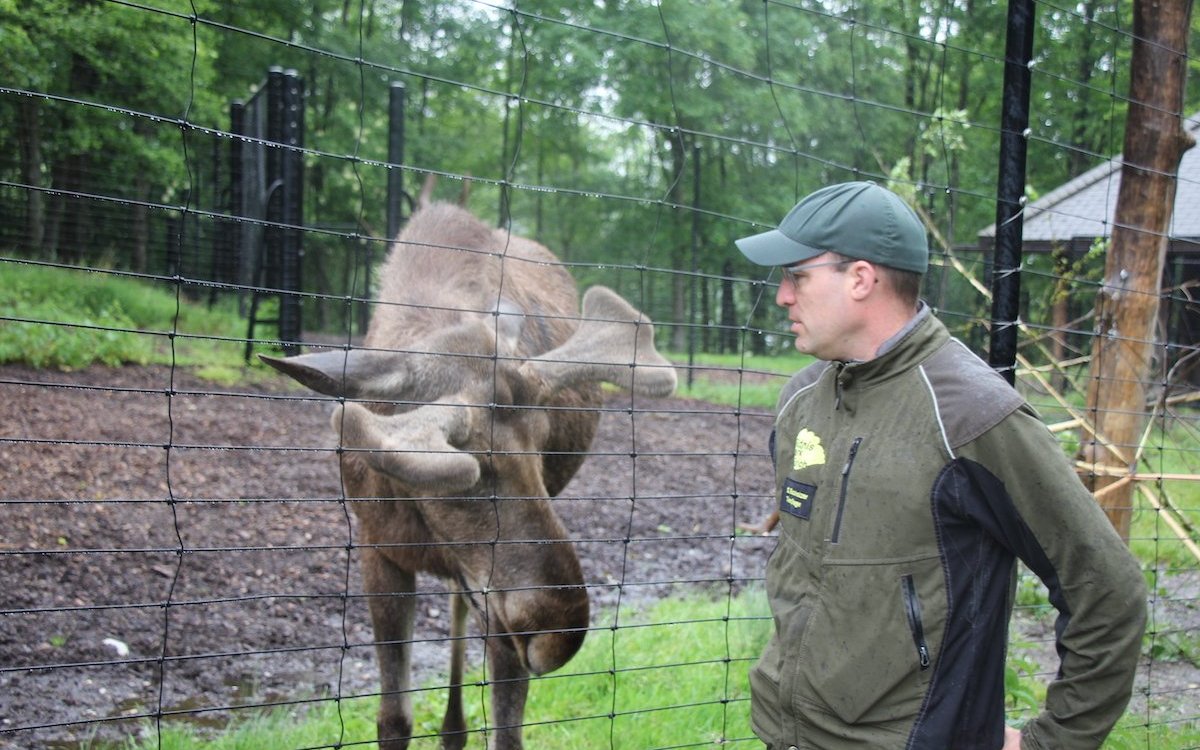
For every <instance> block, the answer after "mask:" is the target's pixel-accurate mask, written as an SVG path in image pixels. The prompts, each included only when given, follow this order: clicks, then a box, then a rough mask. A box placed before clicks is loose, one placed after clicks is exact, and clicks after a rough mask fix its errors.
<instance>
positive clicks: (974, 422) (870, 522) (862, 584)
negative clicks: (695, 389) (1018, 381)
mask: <svg viewBox="0 0 1200 750" xmlns="http://www.w3.org/2000/svg"><path fill="white" fill-rule="evenodd" d="M737 245H738V248H739V249H740V250H741V251H742V253H743V254H745V256H746V257H747V258H749V259H750V260H751V261H753V262H754V263H757V264H760V265H765V266H781V267H782V268H783V279H782V280H781V281H780V284H779V291H778V293H777V295H776V298H775V301H776V303H777V304H778V305H779V306H780V307H782V308H784V309H785V310H787V314H788V319H789V320H790V321H791V331H792V333H793V334H795V336H796V348H797V349H799V350H800V351H801V352H805V353H808V354H812V355H814V356H816V357H817V358H819V359H820V360H822V361H821V362H818V363H816V364H814V365H812V366H811V367H808V368H806V369H804V370H802V371H800V372H799V373H797V374H796V375H795V376H793V377H792V379H791V380H790V381H789V383H788V384H787V386H785V388H784V389H783V393H782V394H781V396H780V399H779V406H778V409H777V416H776V421H775V430H774V432H773V434H772V440H771V444H772V455H773V458H774V460H775V462H776V491H777V493H778V503H779V506H778V507H779V517H780V521H779V540H778V543H777V546H776V548H775V550H774V552H773V553H772V555H771V558H770V561H769V562H768V564H767V582H766V586H767V596H768V598H769V600H770V604H771V610H772V613H773V615H774V620H775V632H774V634H773V636H772V638H771V641H770V643H769V644H768V645H767V648H766V650H765V651H764V653H763V655H762V657H761V658H760V660H759V661H758V663H757V664H756V665H755V667H754V668H753V669H752V671H751V674H750V682H751V688H752V694H753V696H752V708H751V719H752V724H753V726H754V731H755V733H757V734H758V736H759V737H760V738H761V739H762V740H763V741H764V742H765V743H766V744H767V745H768V746H769V747H770V748H771V750H785V749H786V748H791V749H792V750H795V749H797V748H820V750H836V749H838V748H914V749H915V748H924V749H928V750H947V749H949V748H963V749H970V750H1000V749H1001V748H1003V749H1004V750H1009V749H1010V748H1011V749H1012V750H1016V749H1017V748H1025V750H1029V749H1030V748H1042V749H1045V750H1050V749H1051V748H1053V749H1054V750H1060V749H1065V750H1073V749H1074V748H1097V747H1099V746H1100V744H1101V743H1102V741H1103V740H1104V738H1105V736H1106V735H1107V734H1108V732H1109V731H1110V730H1111V729H1112V726H1113V724H1114V723H1115V722H1116V721H1117V719H1118V718H1119V717H1120V716H1121V714H1122V712H1123V711H1124V710H1125V706H1126V704H1127V703H1128V700H1129V696H1130V690H1131V685H1132V681H1133V676H1134V671H1135V668H1136V664H1137V660H1138V656H1139V651H1140V646H1141V637H1142V632H1143V629H1144V627H1145V597H1146V589H1145V583H1144V582H1143V580H1142V576H1141V572H1140V569H1139V566H1138V565H1137V563H1136V562H1135V560H1134V559H1133V558H1132V556H1131V555H1130V554H1129V552H1128V550H1127V549H1126V547H1125V545H1124V544H1123V543H1122V541H1121V539H1120V537H1119V536H1118V535H1117V534H1116V532H1115V531H1114V530H1113V528H1112V526H1111V525H1110V524H1109V522H1108V520H1107V518H1106V517H1105V516H1104V514H1103V513H1102V512H1101V511H1100V509H1099V507H1098V506H1097V504H1096V503H1095V501H1094V499H1093V498H1092V496H1091V495H1090V494H1089V493H1088V492H1087V491H1086V490H1085V489H1084V487H1083V485H1082V483H1081V482H1080V481H1079V480H1078V478H1077V477H1076V476H1075V473H1074V471H1073V470H1072V468H1071V465H1070V463H1069V462H1068V460H1067V459H1066V457H1065V456H1064V454H1063V452H1062V450H1061V449H1060V448H1059V446H1058V444H1057V443H1056V442H1055V440H1054V439H1053V437H1052V436H1051V435H1050V433H1049V431H1048V430H1046V429H1045V427H1044V426H1043V425H1042V424H1041V422H1040V421H1039V420H1038V418H1037V416H1036V415H1035V413H1034V412H1033V410H1032V409H1031V408H1030V407H1029V406H1028V405H1027V404H1026V403H1025V402H1024V400H1023V399H1022V398H1021V397H1020V396H1019V395H1018V394H1017V392H1016V391H1015V390H1013V389H1012V388H1011V387H1010V386H1009V385H1008V383H1006V382H1005V381H1004V380H1003V378H1001V377H1000V376H999V375H997V374H996V373H995V372H994V371H992V370H991V369H990V368H989V367H988V366H987V365H986V364H985V363H984V362H982V361H981V360H980V359H979V358H978V357H976V356H975V355H973V354H972V353H971V352H970V351H968V350H967V348H966V347H965V346H964V345H963V344H962V343H961V342H959V341H957V340H956V339H954V338H952V337H951V336H950V335H949V333H948V332H947V331H946V328H945V327H944V326H943V325H942V323H941V322H940V321H938V320H937V318H935V317H934V316H933V315H932V314H931V313H930V310H929V308H928V307H927V306H926V305H925V304H924V303H922V302H921V301H920V300H919V292H920V285H921V278H922V275H923V274H924V272H925V270H926V268H927V266H928V262H929V250H928V245H927V241H926V236H925V230H924V227H923V226H922V224H921V222H920V220H919V219H918V218H917V216H916V214H915V213H914V212H913V211H912V209H911V208H909V207H908V206H907V205H906V204H905V203H904V201H903V200H901V199H900V198H899V196H897V195H895V194H894V193H892V192H890V191H888V190H886V189H884V188H882V187H880V186H878V185H875V184H873V183H869V182H850V183H844V184H838V185H832V186H829V187H826V188H823V189H821V190H818V191H817V192H815V193H813V194H812V195H810V196H808V197H806V198H804V199H803V200H801V201H800V202H799V203H798V204H797V205H796V207H795V208H793V209H792V211H791V212H790V213H789V214H788V215H787V217H786V218H785V219H784V220H783V222H782V223H781V224H780V225H779V228H778V229H775V230H771V231H768V232H765V233H762V234H758V235H755V236H752V237H747V238H745V239H742V240H738V241H737ZM1017 559H1020V560H1021V561H1023V562H1024V563H1025V564H1026V565H1027V566H1028V567H1029V568H1030V569H1031V570H1032V571H1033V572H1034V573H1036V574H1037V575H1038V576H1039V577H1040V578H1041V579H1042V581H1043V582H1045V584H1046V586H1047V588H1048V590H1049V594H1050V601H1051V603H1052V604H1053V605H1054V606H1055V607H1056V608H1057V609H1058V611H1059V617H1058V621H1057V624H1056V628H1055V636H1056V638H1055V639H1056V645H1057V647H1058V653H1059V656H1060V658H1061V667H1060V670H1059V673H1058V676H1057V678H1056V679H1055V680H1054V681H1053V682H1052V683H1051V684H1050V686H1049V689H1048V691H1047V695H1046V708H1045V710H1044V711H1043V712H1042V713H1041V715H1039V716H1038V717H1037V718H1035V719H1034V720H1032V721H1030V722H1029V723H1028V724H1026V725H1025V727H1024V728H1023V729H1022V730H1020V731H1017V730H1016V729H1012V728H1010V727H1007V726H1006V725H1005V716H1004V662H1005V647H1006V644H1007V634H1008V621H1009V617H1010V615H1011V613H1012V596H1013V591H1014V583H1015V564H1016V560H1017Z"/></svg>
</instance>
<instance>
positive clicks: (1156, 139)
mask: <svg viewBox="0 0 1200 750" xmlns="http://www.w3.org/2000/svg"><path fill="white" fill-rule="evenodd" d="M1191 11H1192V2H1191V0H1137V2H1135V3H1134V10H1133V57H1132V62H1131V67H1132V71H1131V74H1130V97H1129V98H1130V103H1129V113H1128V115H1127V118H1126V124H1125V151H1124V164H1123V165H1122V167H1121V188H1120V192H1119V193H1118V194H1117V208H1116V217H1115V220H1114V222H1113V224H1114V226H1113V234H1112V247H1111V248H1110V250H1109V252H1108V258H1107V260H1106V262H1105V270H1104V284H1103V287H1102V288H1101V289H1100V293H1099V294H1098V295H1097V298H1096V334H1097V335H1096V337H1095V339H1094V341H1093V343H1092V369H1091V374H1090V379H1089V382H1088V396H1087V408H1088V413H1089V415H1090V416H1091V419H1092V422H1093V424H1094V425H1095V429H1096V432H1095V434H1094V435H1092V436H1090V437H1091V438H1092V439H1091V440H1085V441H1083V448H1082V449H1081V458H1082V459H1083V460H1085V461H1088V462H1093V461H1094V462H1095V465H1099V466H1102V467H1115V468H1117V469H1129V470H1132V469H1133V468H1134V461H1135V460H1136V459H1135V456H1134V453H1135V450H1136V445H1137V443H1138V440H1139V436H1140V435H1141V432H1142V430H1143V429H1144V427H1145V423H1146V415H1145V404H1146V390H1147V378H1148V375H1149V370H1150V355H1151V352H1152V350H1153V346H1154V326H1155V322H1156V321H1157V318H1158V304H1159V293H1160V285H1161V279H1162V268H1163V261H1164V258H1165V256H1166V249H1167V230H1168V228H1169V227H1170V222H1171V212H1172V209H1173V208H1174V203H1175V183H1176V173H1177V172H1178V170H1179V160H1180V158H1181V156H1182V155H1183V152H1184V151H1186V150H1187V149H1188V148H1190V147H1191V146H1192V145H1193V141H1192V139H1191V137H1190V136H1188V134H1187V133H1186V131H1185V130H1184V129H1183V123H1182V118H1181V114H1180V113H1181V110H1182V108H1183V94H1184V83H1185V76H1186V71H1187V41H1188V29H1189V28H1190V26H1191V23H1190V19H1191ZM1085 471H1086V470H1085ZM1107 473H1109V472H1105V471H1099V472H1092V471H1086V475H1085V476H1083V477H1082V478H1083V480H1084V483H1085V484H1086V485H1087V486H1088V487H1089V488H1090V489H1091V490H1092V491H1093V492H1096V493H1098V495H1099V502H1100V505H1101V507H1103V508H1104V512H1105V513H1106V514H1107V515H1108V518H1109V520H1110V521H1112V524H1113V526H1114V527H1115V528H1116V529H1117V531H1118V532H1119V533H1120V534H1121V536H1122V538H1124V539H1126V540H1128V538H1129V523H1130V518H1131V515H1132V501H1133V489H1134V487H1133V483H1132V482H1128V481H1126V482H1123V483H1122V484H1121V485H1120V486H1117V487H1111V489H1106V488H1109V487H1110V486H1111V485H1114V484H1116V483H1118V482H1119V481H1120V480H1121V478H1120V477H1119V476H1105V474H1107ZM1101 491H1103V493H1102V494H1100V493H1101Z"/></svg>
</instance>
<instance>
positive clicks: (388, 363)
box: [258, 349, 406, 398]
mask: <svg viewBox="0 0 1200 750" xmlns="http://www.w3.org/2000/svg"><path fill="white" fill-rule="evenodd" d="M258 358H259V359H261V360H262V361H263V362H266V363H267V364H268V365H270V366H271V367H274V368H275V369H276V370H279V371H280V372H282V373H283V374H284V375H287V376H288V377H290V378H292V379H293V380H295V381H297V382H299V383H300V384H301V385H303V386H306V387H308V388H311V389H312V390H314V391H316V392H317V393H324V394H325V395H326V396H342V397H345V398H364V397H367V396H372V395H373V396H377V395H379V394H386V393H391V392H393V391H396V390H397V389H398V387H400V386H401V384H402V383H403V381H404V379H405V378H404V375H405V371H406V368H405V365H404V361H403V358H402V357H401V356H400V355H399V354H397V353H390V352H376V351H365V350H362V349H350V350H346V349H330V350H328V351H323V352H313V353H311V354H301V355H299V356H296V357H268V356H267V355H265V354H260V355H258Z"/></svg>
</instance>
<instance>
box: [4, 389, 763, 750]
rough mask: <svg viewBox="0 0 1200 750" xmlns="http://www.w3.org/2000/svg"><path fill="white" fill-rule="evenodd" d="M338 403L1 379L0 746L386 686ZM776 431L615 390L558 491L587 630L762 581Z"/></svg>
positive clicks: (422, 646) (440, 624)
mask: <svg viewBox="0 0 1200 750" xmlns="http://www.w3.org/2000/svg"><path fill="white" fill-rule="evenodd" d="M631 407H632V411H633V412H634V413H633V414H631V413H630V412H631ZM329 411H330V406H329V404H328V403H327V402H319V401H315V400H312V399H309V398H307V397H306V395H305V392H300V391H294V390H286V389H284V388H283V386H282V385H281V386H280V387H279V388H278V389H275V390H274V391H273V392H268V393H262V392H259V393H245V392H235V390H234V389H228V388H224V387H218V386H214V385H213V384H211V383H207V382H204V381H201V380H199V379H196V378H194V377H191V376H189V375H187V374H186V373H183V372H180V371H176V372H174V373H172V372H171V370H169V369H167V368H155V367H150V368H121V369H107V368H91V369H87V370H84V371H80V372H72V373H56V372H43V371H34V370H28V369H25V368H20V367H0V475H2V478H3V481H2V483H0V486H2V487H3V489H2V490H0V498H2V501H0V502H2V503H3V505H2V506H0V507H2V509H3V521H2V523H0V581H2V582H3V591H2V593H0V611H2V614H0V747H6V748H7V747H14V748H17V747H19V748H26V747H30V748H32V747H71V746H73V743H75V742H77V741H78V740H80V739H82V738H85V737H89V736H93V735H98V736H100V737H102V738H115V737H120V736H122V735H125V734H128V733H130V732H133V731H135V730H136V729H137V723H138V720H139V719H141V718H144V717H146V716H148V715H152V714H154V713H156V712H158V711H160V710H161V711H163V712H168V713H174V712H180V713H181V715H183V716H185V717H186V718H188V719H189V720H193V721H197V722H201V723H204V722H209V721H211V722H219V721H221V720H223V719H224V718H225V717H226V716H227V715H228V712H227V711H219V710H214V709H220V708H224V707H229V706H237V705H242V704H264V703H272V702H277V701H290V700H302V699H305V698H309V697H313V696H323V695H341V696H352V695H364V694H370V693H373V692H374V691H376V690H377V678H376V674H375V666H374V654H373V649H372V648H371V646H370V644H371V641H372V638H371V631H370V626H369V624H368V617H367V612H366V606H365V604H364V602H363V600H362V599H361V598H360V593H361V591H362V588H361V582H360V574H359V569H358V560H357V555H356V552H355V550H354V544H355V540H356V539H357V529H356V526H355V521H354V519H353V517H352V514H351V513H350V512H349V510H348V508H347V506H346V504H345V503H344V502H343V499H342V497H343V496H342V492H341V488H340V484H339V477H338V470H337V462H336V460H335V455H334V453H333V449H334V448H335V442H334V436H333V433H332V432H331V430H330V428H329V422H328V413H329ZM768 431H769V419H768V418H767V417H766V416H765V415H764V414H762V413H761V412H758V413H747V414H742V415H740V416H739V415H737V414H735V413H734V411H733V410H732V409H729V408H727V407H714V406H711V405H709V404H705V403H700V402H691V401H684V400H651V399H643V398H640V397H639V398H638V399H637V400H636V402H631V397H630V396H629V395H627V394H616V393H614V394H613V395H612V396H611V397H610V398H609V399H608V402H607V403H606V405H605V411H604V413H603V415H602V418H601V423H600V428H599V433H598V435H597V438H596V440H595V442H594V444H593V446H592V455H591V456H590V457H589V458H588V460H587V462H586V463H585V464H584V466H583V468H582V469H581V470H580V472H579V473H578V474H577V475H576V477H575V479H574V480H573V481H572V483H571V484H570V485H569V486H568V487H567V489H566V490H565V491H564V492H563V493H562V495H561V496H560V498H559V499H557V500H556V501H555V508H556V509H557V511H558V513H559V514H560V516H561V517H562V519H563V521H564V523H565V524H566V526H567V528H568V529H569V530H570V531H571V534H572V536H573V538H574V539H575V540H576V541H577V549H578V552H579V555H580V558H581V560H582V563H583V568H584V574H585V578H586V581H587V584H588V586H589V590H590V596H591V601H592V604H593V610H594V612H595V613H596V614H595V617H604V616H605V615H604V613H605V612H606V611H607V612H611V609H612V608H613V607H614V606H616V605H617V603H618V599H620V603H621V606H622V607H630V606H636V605H638V604H640V603H644V602H647V601H649V600H652V599H656V598H661V597H665V596H669V595H671V594H672V593H673V592H676V591H683V590H685V589H687V590H694V589H702V590H707V591H711V592H713V595H716V596H720V595H724V594H725V593H727V592H728V591H729V590H730V589H731V586H732V587H733V588H735V589H736V588H740V587H741V586H743V585H745V583H746V582H747V580H750V579H755V578H758V577H760V576H761V574H762V570H763V565H764V562H765V560H766V556H767V553H768V551H769V549H770V546H771V544H772V540H771V539H767V538H762V537H755V536H752V535H750V536H747V535H741V536H734V533H733V530H734V528H735V524H736V522H737V521H750V520H758V519H760V518H761V517H762V516H763V515H765V514H766V512H767V511H768V509H769V505H770V500H769V499H768V495H769V494H770V490H769V484H770V481H771V480H770V473H771V472H770V462H769V458H768V457H767V455H766V437H767V433H768ZM635 456H636V457H635ZM421 587H422V590H423V591H426V592H428V594H427V595H425V596H422V597H421V601H420V604H419V612H420V615H419V622H418V633H417V636H418V638H419V639H422V640H426V641H428V642H425V643H418V644H417V646H416V647H415V649H414V651H415V656H414V658H415V659H416V660H417V662H418V668H419V669H420V670H421V671H422V673H424V674H426V675H430V676H436V675H437V674H438V673H439V672H440V671H441V670H444V669H445V662H444V660H445V658H446V650H445V648H444V645H445V644H444V643H442V642H440V641H439V639H441V638H444V637H445V633H446V630H445V625H444V620H445V612H446V609H447V607H446V597H445V596H444V595H443V594H442V592H443V591H444V588H443V586H442V584H441V583H439V582H438V581H436V580H424V581H422V583H421ZM608 616H609V617H611V614H610V615H608ZM125 649H128V651H127V652H126V651H125ZM477 651H478V649H477V648H474V649H473V653H474V655H476V656H477V655H478V654H477Z"/></svg>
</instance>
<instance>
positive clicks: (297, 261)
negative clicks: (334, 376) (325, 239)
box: [272, 70, 304, 355]
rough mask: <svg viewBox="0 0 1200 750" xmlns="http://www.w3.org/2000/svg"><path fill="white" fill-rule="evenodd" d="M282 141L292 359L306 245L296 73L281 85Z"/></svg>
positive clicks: (286, 319) (282, 325) (283, 251)
mask: <svg viewBox="0 0 1200 750" xmlns="http://www.w3.org/2000/svg"><path fill="white" fill-rule="evenodd" d="M279 86H280V89H279V91H278V94H279V96H280V100H279V104H278V109H279V116H280V121H279V126H280V130H279V132H278V138H277V139H272V140H275V141H276V142H277V143H281V144H283V147H282V148H280V149H278V151H279V156H280V165H279V181H280V192H281V196H280V197H281V201H280V209H281V214H280V216H279V218H278V221H279V222H280V224H282V225H283V226H282V232H281V236H280V247H279V249H280V258H279V261H280V263H279V290H280V296H279V338H280V341H281V342H282V344H283V350H284V352H286V353H287V354H289V355H293V354H299V353H300V338H301V336H302V325H301V308H300V295H299V292H300V290H301V288H302V280H303V274H302V272H303V262H304V244H303V234H302V230H301V227H302V226H303V225H304V154H303V153H302V152H301V151H300V149H301V148H302V147H303V146H304V84H303V82H302V81H301V79H300V76H299V75H298V74H297V73H296V71H294V70H288V71H285V72H284V73H283V74H282V78H281V81H280V84H279Z"/></svg>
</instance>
